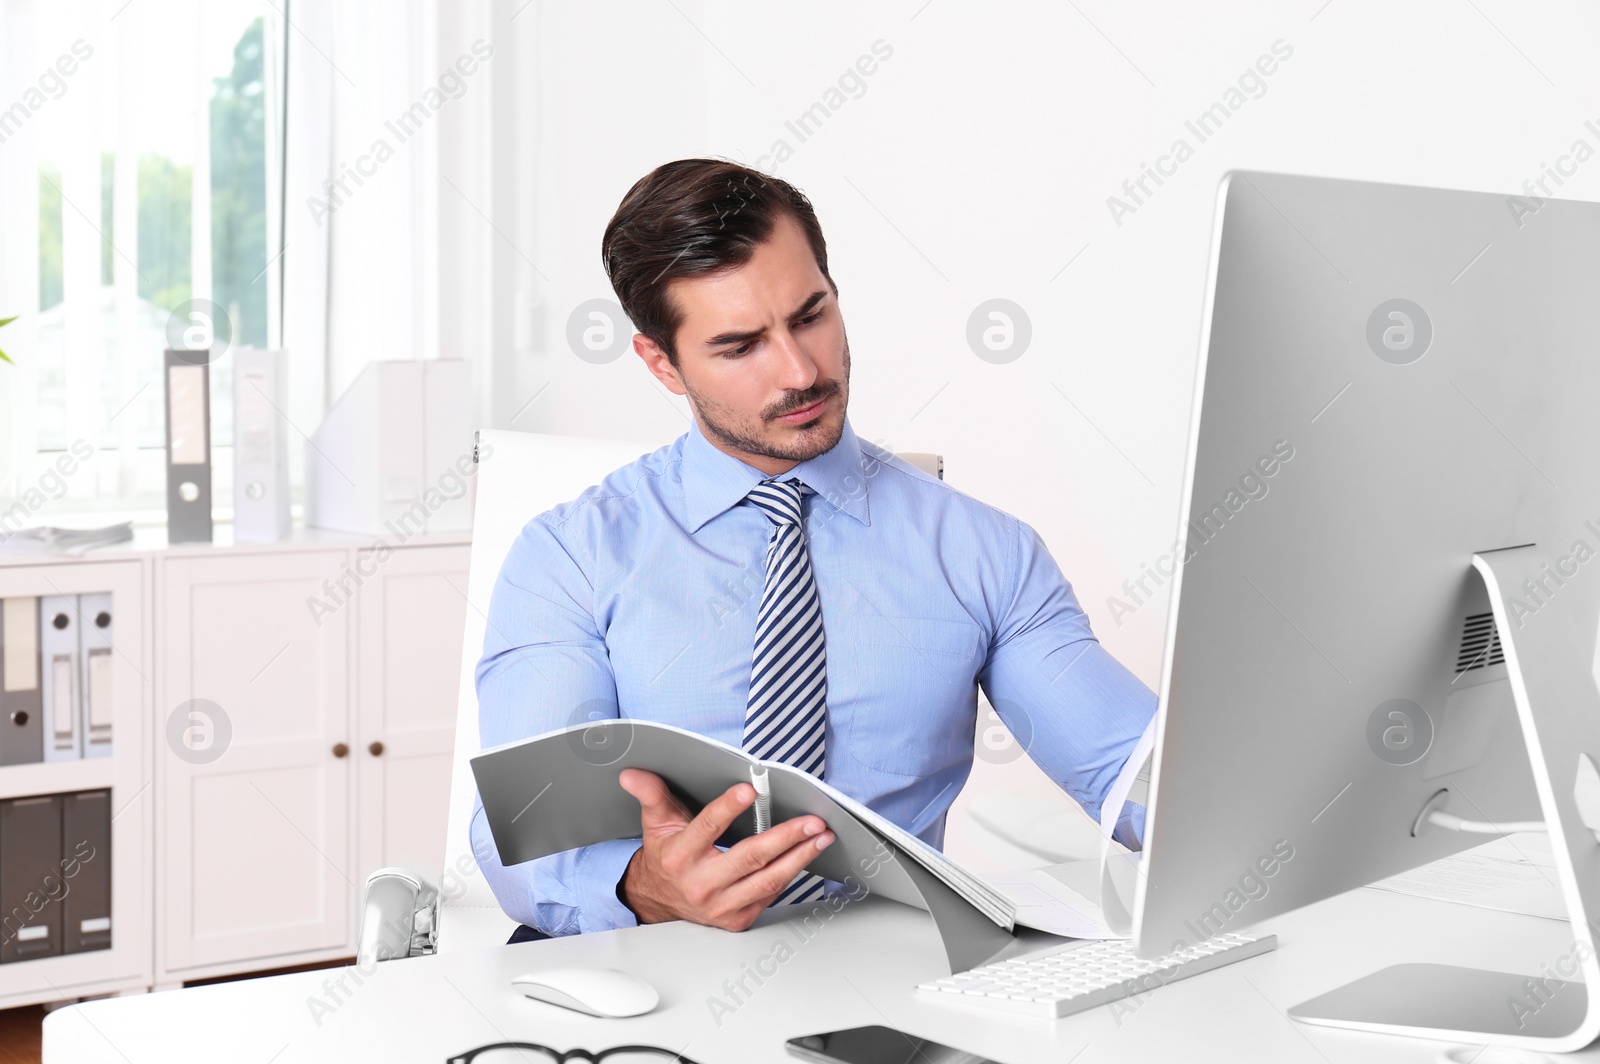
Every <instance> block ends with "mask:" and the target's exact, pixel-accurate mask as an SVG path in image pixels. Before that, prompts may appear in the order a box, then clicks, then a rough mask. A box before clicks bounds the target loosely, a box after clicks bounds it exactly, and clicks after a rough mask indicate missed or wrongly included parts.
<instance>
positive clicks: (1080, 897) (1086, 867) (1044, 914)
mask: <svg viewBox="0 0 1600 1064" xmlns="http://www.w3.org/2000/svg"><path fill="white" fill-rule="evenodd" d="M1099 877H1100V862H1099V861H1098V860H1093V859H1090V860H1086V861H1067V862H1065V863H1063V864H1059V865H1051V866H1050V867H1048V868H1035V869H1030V870H1028V871H1024V872H996V873H992V874H989V875H986V876H985V877H984V878H985V879H987V880H988V881H989V885H990V886H992V887H994V888H995V889H996V890H998V891H1000V892H1001V893H1002V894H1004V895H1005V896H1006V897H1007V898H1009V899H1010V900H1011V903H1012V904H1013V905H1015V906H1016V909H1017V916H1016V921H1017V923H1019V924H1021V925H1022V926H1024V927H1031V928H1034V929H1035V930H1038V931H1046V932H1049V933H1050V934H1052V935H1063V936H1065V937H1067V938H1094V939H1105V938H1126V937H1127V935H1126V934H1118V933H1116V932H1115V931H1113V930H1112V929H1111V928H1109V927H1107V926H1106V920H1105V916H1104V914H1103V913H1102V912H1101V909H1100V904H1099V902H1098V901H1097V900H1096V896H1097V895H1098V883H1099Z"/></svg>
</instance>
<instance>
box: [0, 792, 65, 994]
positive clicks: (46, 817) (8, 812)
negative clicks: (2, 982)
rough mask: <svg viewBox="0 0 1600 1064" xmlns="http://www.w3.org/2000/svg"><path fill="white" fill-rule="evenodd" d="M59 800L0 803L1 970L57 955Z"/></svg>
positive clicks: (62, 887)
mask: <svg viewBox="0 0 1600 1064" xmlns="http://www.w3.org/2000/svg"><path fill="white" fill-rule="evenodd" d="M60 858H61V797H60V796H59V795H54V794H52V795H47V796H45V797H42V798H12V799H10V800H9V801H4V802H0V964H6V963H10V962H11V961H25V960H32V959H33V958H35V957H54V956H56V955H57V954H59V953H60V952H61V897H62V893H63V892H64V891H66V890H67V889H68V886H69V884H68V881H67V880H66V879H64V878H63V877H62V875H61V865H60V863H59V862H60Z"/></svg>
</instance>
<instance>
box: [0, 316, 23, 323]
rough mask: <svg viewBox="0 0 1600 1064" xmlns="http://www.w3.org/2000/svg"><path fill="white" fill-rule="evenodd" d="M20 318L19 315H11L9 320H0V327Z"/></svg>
mask: <svg viewBox="0 0 1600 1064" xmlns="http://www.w3.org/2000/svg"><path fill="white" fill-rule="evenodd" d="M20 316H21V315H18V314H13V315H11V317H9V318H0V325H10V324H11V323H12V322H14V321H16V320H17V318H18V317H20Z"/></svg>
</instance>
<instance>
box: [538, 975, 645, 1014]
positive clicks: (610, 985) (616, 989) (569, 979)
mask: <svg viewBox="0 0 1600 1064" xmlns="http://www.w3.org/2000/svg"><path fill="white" fill-rule="evenodd" d="M511 985H512V986H513V987H514V988H515V989H517V990H520V991H522V993H524V994H526V995H528V996H529V997H531V998H533V999H534V1000H535V1001H548V1002H549V1003H550V1004H552V1005H560V1006H562V1007H563V1008H568V1009H573V1010H575V1011H577V1012H586V1013H588V1014H589V1015H590V1016H606V1017H622V1016H642V1015H644V1014H645V1013H647V1012H649V1011H650V1010H651V1009H653V1008H655V1007H656V1006H657V1005H659V1004H660V1003H661V995H660V994H658V993H656V988H655V987H653V986H651V985H650V984H649V983H647V982H645V981H644V980H643V979H640V978H639V977H638V976H633V975H629V974H628V973H627V972H619V971H617V970H615V969H613V968H546V969H544V970H542V971H537V972H528V973H527V974H526V975H519V976H517V977H516V978H515V979H513V980H511Z"/></svg>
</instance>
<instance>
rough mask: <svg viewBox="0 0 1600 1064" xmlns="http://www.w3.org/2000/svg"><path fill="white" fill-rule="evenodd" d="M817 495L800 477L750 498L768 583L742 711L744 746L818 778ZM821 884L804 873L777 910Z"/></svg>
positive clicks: (821, 705)
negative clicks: (808, 513) (813, 514)
mask: <svg viewBox="0 0 1600 1064" xmlns="http://www.w3.org/2000/svg"><path fill="white" fill-rule="evenodd" d="M808 494H814V492H813V491H812V489H811V488H809V487H807V486H806V485H805V484H803V483H801V482H800V480H799V478H797V477H790V478H789V479H788V480H784V481H779V480H777V479H776V478H772V477H769V478H767V479H766V480H763V481H761V483H759V484H757V485H756V486H755V487H754V488H752V489H750V494H749V495H748V496H746V498H747V499H748V500H749V501H750V502H751V503H753V504H755V505H756V506H758V507H760V509H761V511H762V512H763V513H765V514H766V515H767V519H768V520H769V521H771V522H772V525H773V530H772V540H771V542H770V543H768V545H767V576H766V584H765V586H764V587H763V589H762V592H761V608H760V609H759V610H758V611H757V613H756V636H755V658H754V660H753V662H752V664H751V670H750V697H749V702H748V705H747V708H746V710H745V721H744V748H745V749H746V750H747V751H749V753H750V754H751V755H752V756H754V757H758V758H761V759H762V760H766V761H776V762H779V763H780V764H785V765H793V766H795V767H796V768H799V769H801V770H803V771H805V772H809V773H811V774H812V775H813V776H816V777H817V778H819V779H820V778H822V776H823V773H824V771H825V769H826V768H827V749H826V737H827V724H828V707H827V696H828V672H827V653H826V647H825V645H824V642H823V632H822V603H821V600H819V599H818V597H817V583H816V580H815V579H814V578H813V577H812V575H811V556H810V554H809V553H808V552H807V550H806V537H805V532H804V531H803V530H802V529H801V527H800V515H801V512H802V511H801V501H802V499H803V497H804V496H805V495H808ZM822 890H823V880H822V879H821V877H819V876H814V875H811V874H810V873H807V872H802V873H800V874H799V875H798V876H796V877H795V879H794V881H793V882H792V883H790V884H789V886H788V887H786V888H785V889H784V892H783V893H782V894H780V895H778V897H777V899H776V900H775V901H774V902H773V903H772V904H774V905H793V904H798V903H800V902H804V901H810V900H812V899H814V898H816V897H817V896H818V895H820V894H821V893H822Z"/></svg>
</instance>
